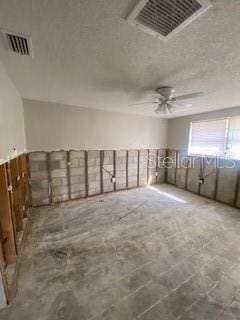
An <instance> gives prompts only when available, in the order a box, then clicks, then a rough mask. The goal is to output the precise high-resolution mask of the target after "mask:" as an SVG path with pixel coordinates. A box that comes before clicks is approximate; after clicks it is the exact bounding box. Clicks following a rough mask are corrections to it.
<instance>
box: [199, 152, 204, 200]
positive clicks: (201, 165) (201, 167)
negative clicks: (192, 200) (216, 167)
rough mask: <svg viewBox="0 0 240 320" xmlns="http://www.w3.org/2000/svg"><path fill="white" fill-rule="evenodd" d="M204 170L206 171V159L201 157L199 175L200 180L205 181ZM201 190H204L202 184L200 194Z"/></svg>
mask: <svg viewBox="0 0 240 320" xmlns="http://www.w3.org/2000/svg"><path fill="white" fill-rule="evenodd" d="M204 170H205V159H204V158H203V157H200V173H199V177H200V179H203V176H204ZM201 188H202V184H201V183H198V194H201Z"/></svg>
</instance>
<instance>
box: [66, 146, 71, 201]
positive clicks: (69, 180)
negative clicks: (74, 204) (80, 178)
mask: <svg viewBox="0 0 240 320" xmlns="http://www.w3.org/2000/svg"><path fill="white" fill-rule="evenodd" d="M66 165H67V184H68V198H69V199H71V198H72V191H71V160H70V151H69V150H68V151H66Z"/></svg>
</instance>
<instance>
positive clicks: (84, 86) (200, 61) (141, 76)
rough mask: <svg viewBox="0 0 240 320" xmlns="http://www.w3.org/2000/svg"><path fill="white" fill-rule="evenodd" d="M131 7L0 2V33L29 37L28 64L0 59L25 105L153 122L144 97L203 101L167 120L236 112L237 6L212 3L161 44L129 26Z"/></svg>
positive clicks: (123, 3) (114, 1)
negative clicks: (163, 91)
mask: <svg viewBox="0 0 240 320" xmlns="http://www.w3.org/2000/svg"><path fill="white" fill-rule="evenodd" d="M134 3H135V0H81V1H79V0H68V1H62V0H51V1H49V0H41V1H39V0H24V1H19V0H0V27H2V28H4V29H9V30H12V31H16V32H20V33H26V34H29V35H30V36H31V37H32V41H33V50H34V58H33V59H31V58H29V57H22V56H19V55H14V54H12V53H9V52H7V51H6V50H5V49H4V48H3V46H2V44H1V48H0V59H1V60H2V61H3V62H4V64H5V66H6V68H7V70H8V73H9V75H10V77H11V78H12V80H13V81H14V83H15V85H16V87H17V89H18V90H19V92H20V94H21V95H22V96H23V97H24V98H31V99H37V100H44V101H52V102H61V103H64V104H70V105H77V106H83V107H89V108H100V109H107V110H115V111H123V112H136V113H140V114H145V115H154V112H153V110H154V107H153V106H152V105H151V104H146V105H140V106H132V105H130V104H134V103H137V102H144V101H151V100H152V98H153V97H154V96H155V95H154V93H153V92H151V90H154V89H155V88H157V87H159V86H162V85H170V86H174V87H175V89H176V94H177V95H180V94H186V93H191V92H195V91H203V92H205V96H204V97H201V98H198V99H196V100H193V101H192V104H193V105H192V107H191V108H189V109H188V110H187V111H186V110H185V111H181V109H179V110H178V112H177V113H175V114H173V115H172V116H171V117H176V116H182V115H186V114H193V113H199V112H204V111H209V110H216V109H221V108H227V107H233V106H239V105H240V41H239V35H240V1H239V0H223V1H221V0H219V1H214V2H213V7H212V8H210V9H209V10H208V11H207V12H206V13H204V14H203V15H202V16H200V17H199V18H198V19H196V20H195V21H194V22H193V23H191V24H190V25H188V26H187V27H186V28H185V29H184V30H182V31H181V32H180V33H178V34H177V35H176V36H174V37H173V38H172V39H170V40H169V41H167V42H162V41H160V40H157V39H155V38H154V37H152V36H150V35H148V34H145V33H144V32H142V31H140V30H138V29H137V28H135V27H133V26H131V25H129V24H128V23H127V22H126V21H125V20H124V17H125V16H126V15H127V13H128V12H129V10H130V9H131V7H132V6H133V5H134Z"/></svg>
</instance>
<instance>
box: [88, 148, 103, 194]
mask: <svg viewBox="0 0 240 320" xmlns="http://www.w3.org/2000/svg"><path fill="white" fill-rule="evenodd" d="M101 175H102V172H101V161H100V151H99V150H91V151H88V195H89V196H93V195H96V194H100V193H101Z"/></svg>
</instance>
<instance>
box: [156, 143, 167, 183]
mask: <svg viewBox="0 0 240 320" xmlns="http://www.w3.org/2000/svg"><path fill="white" fill-rule="evenodd" d="M165 158H166V150H165V149H159V150H158V159H157V160H158V165H157V173H158V175H157V183H159V184H160V183H163V182H165V178H166V166H165Z"/></svg>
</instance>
